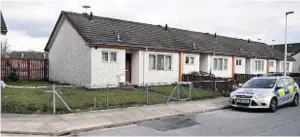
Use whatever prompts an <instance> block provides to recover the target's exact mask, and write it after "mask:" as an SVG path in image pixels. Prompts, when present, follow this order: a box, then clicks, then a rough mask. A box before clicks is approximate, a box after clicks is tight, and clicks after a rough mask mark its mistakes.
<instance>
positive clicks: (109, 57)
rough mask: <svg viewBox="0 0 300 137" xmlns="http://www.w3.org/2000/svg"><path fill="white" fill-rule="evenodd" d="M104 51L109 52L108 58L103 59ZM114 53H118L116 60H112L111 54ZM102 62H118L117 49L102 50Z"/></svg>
mask: <svg viewBox="0 0 300 137" xmlns="http://www.w3.org/2000/svg"><path fill="white" fill-rule="evenodd" d="M104 52H106V53H107V60H103V53H104ZM112 53H115V54H116V61H112V60H111V54H112ZM101 62H103V63H116V62H118V52H117V51H107V50H103V51H101Z"/></svg>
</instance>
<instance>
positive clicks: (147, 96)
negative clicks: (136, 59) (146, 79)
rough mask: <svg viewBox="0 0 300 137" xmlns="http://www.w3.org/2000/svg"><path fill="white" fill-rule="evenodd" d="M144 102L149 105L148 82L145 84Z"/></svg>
mask: <svg viewBox="0 0 300 137" xmlns="http://www.w3.org/2000/svg"><path fill="white" fill-rule="evenodd" d="M146 103H147V105H149V87H148V83H147V84H146Z"/></svg>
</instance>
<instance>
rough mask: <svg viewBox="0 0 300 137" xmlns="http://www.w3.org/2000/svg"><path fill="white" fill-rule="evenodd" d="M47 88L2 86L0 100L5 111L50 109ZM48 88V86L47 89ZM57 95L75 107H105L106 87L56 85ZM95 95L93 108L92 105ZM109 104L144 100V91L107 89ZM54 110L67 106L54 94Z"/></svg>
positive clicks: (159, 99)
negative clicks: (94, 88) (89, 87)
mask: <svg viewBox="0 0 300 137" xmlns="http://www.w3.org/2000/svg"><path fill="white" fill-rule="evenodd" d="M46 90H47V89H15V88H14V89H13V88H5V89H2V93H1V94H2V96H1V101H2V102H1V103H2V112H4V113H23V114H29V113H52V103H53V102H52V93H51V92H46ZM48 91H51V89H48ZM58 91H59V93H60V95H61V96H62V98H63V99H64V100H65V102H66V103H67V104H68V105H69V107H70V108H71V109H73V110H76V111H86V110H99V109H106V91H105V90H103V89H97V90H87V89H81V88H59V89H58ZM94 98H95V99H96V108H94ZM108 100H109V108H117V107H127V106H133V105H142V104H146V96H145V92H144V91H143V90H141V89H137V90H135V89H131V90H124V89H109V92H108ZM164 101H165V97H162V96H154V95H151V96H149V104H157V103H164ZM56 108H57V113H67V112H68V111H67V108H66V107H65V106H64V105H63V103H62V102H61V101H60V100H59V99H58V98H56Z"/></svg>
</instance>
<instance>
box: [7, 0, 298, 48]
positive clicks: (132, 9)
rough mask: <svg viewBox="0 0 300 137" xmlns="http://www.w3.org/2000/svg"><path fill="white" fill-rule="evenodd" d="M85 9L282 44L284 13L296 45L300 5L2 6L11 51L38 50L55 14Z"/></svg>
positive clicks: (151, 0) (125, 2)
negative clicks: (287, 15)
mask: <svg viewBox="0 0 300 137" xmlns="http://www.w3.org/2000/svg"><path fill="white" fill-rule="evenodd" d="M85 4H87V5H90V6H91V7H92V8H91V9H90V11H92V12H93V13H94V15H97V16H106V17H113V18H120V19H125V20H132V21H137V22H144V23H150V24H160V25H164V24H168V25H169V26H170V27H175V28H181V29H188V30H194V31H200V32H209V33H215V32H216V33H217V34H219V35H224V36H229V37H237V38H243V39H251V40H255V41H258V39H261V40H260V41H261V42H265V43H267V44H271V41H272V39H275V40H276V41H275V42H274V43H284V25H285V12H286V11H290V10H293V11H295V14H293V15H289V17H288V21H289V22H288V39H287V41H288V42H300V1H196V0H143V1H142V0H118V1H117V0H97V1H88V0H81V1H76V0H72V1H70V0H69V1H50V0H39V1H33V0H32V1H28V0H26V1H21V0H20V1H10V0H9V1H8V0H2V2H1V9H2V12H3V15H4V18H5V20H6V24H7V26H8V29H9V32H8V36H7V37H8V39H9V43H10V44H11V45H12V49H13V50H37V51H42V50H43V49H44V47H45V44H46V42H47V40H48V38H49V35H50V33H51V31H52V29H53V27H54V24H55V22H56V21H57V19H58V16H59V14H60V12H61V10H65V11H73V12H79V13H82V12H83V11H84V10H83V9H82V7H81V6H82V5H85Z"/></svg>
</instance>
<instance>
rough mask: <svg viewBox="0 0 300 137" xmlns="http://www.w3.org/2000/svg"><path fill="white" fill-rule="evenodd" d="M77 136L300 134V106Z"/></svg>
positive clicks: (194, 117) (189, 117)
mask: <svg viewBox="0 0 300 137" xmlns="http://www.w3.org/2000/svg"><path fill="white" fill-rule="evenodd" d="M76 135H77V136H89V135H90V136H112V135H119V136H120V135H122V136H135V135H136V136H142V135H147V136H164V135H165V136H166V135H172V136H175V135H181V136H183V135H184V136H189V135H195V136H196V135H197V136H205V135H207V136H208V135H214V136H219V135H222V136H234V135H239V136H250V135H251V136H252V135H255V136H265V135H268V136H271V135H272V136H300V106H298V107H289V106H286V107H283V108H280V109H279V110H277V112H276V113H269V112H266V111H261V110H255V111H251V110H232V109H225V110H218V111H214V112H208V113H194V114H189V115H185V116H178V117H174V118H169V119H161V120H155V121H146V122H141V123H137V124H133V125H128V126H122V127H115V128H108V129H98V130H92V131H87V132H82V133H78V134H76Z"/></svg>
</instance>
